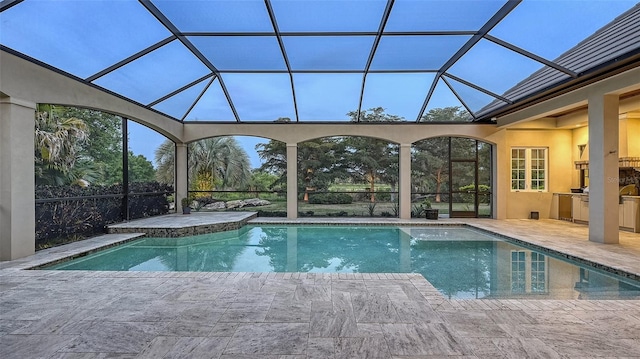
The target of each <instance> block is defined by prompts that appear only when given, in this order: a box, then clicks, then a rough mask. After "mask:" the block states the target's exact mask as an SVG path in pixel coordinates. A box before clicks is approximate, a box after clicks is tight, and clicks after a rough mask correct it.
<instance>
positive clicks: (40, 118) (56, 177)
mask: <svg viewBox="0 0 640 359" xmlns="http://www.w3.org/2000/svg"><path fill="white" fill-rule="evenodd" d="M88 136H89V129H88V128H87V125H86V123H84V122H83V121H82V120H81V119H78V118H75V117H71V118H62V117H61V116H60V111H59V110H58V108H57V107H55V106H51V105H39V106H38V111H37V113H36V124H35V142H34V146H35V148H34V149H35V156H34V158H35V175H36V183H38V184H50V185H63V184H70V183H74V182H78V181H79V180H82V179H84V178H83V177H87V176H90V175H91V168H90V167H89V166H86V164H87V163H86V161H82V158H81V157H80V153H79V149H80V147H81V145H82V144H83V143H84V142H85V141H86V140H87V138H88ZM78 163H82V164H83V165H85V166H76V164H78Z"/></svg>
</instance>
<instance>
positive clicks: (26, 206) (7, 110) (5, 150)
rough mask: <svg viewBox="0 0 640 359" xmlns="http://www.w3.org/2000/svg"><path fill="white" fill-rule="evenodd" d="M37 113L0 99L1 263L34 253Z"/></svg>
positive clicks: (27, 105)
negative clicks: (34, 144)
mask: <svg viewBox="0 0 640 359" xmlns="http://www.w3.org/2000/svg"><path fill="white" fill-rule="evenodd" d="M0 96H1V95H0ZM35 110H36V104H35V103H33V102H28V101H22V100H18V99H15V98H11V97H0V260H13V259H17V258H22V257H26V256H29V255H32V254H34V253H35V248H36V214H35V200H36V195H35V171H34V162H33V143H34V138H35Z"/></svg>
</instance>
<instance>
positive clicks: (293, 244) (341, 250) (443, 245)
mask: <svg viewBox="0 0 640 359" xmlns="http://www.w3.org/2000/svg"><path fill="white" fill-rule="evenodd" d="M53 268H54V269H66V270H74V269H76V270H118V271H198V272H331V273H408V272H414V273H420V274H422V275H423V276H424V277H425V278H427V280H429V282H431V283H432V284H433V285H434V286H435V287H436V288H437V289H438V290H439V291H440V292H441V293H443V294H444V295H445V296H447V297H450V298H557V299H560V298H562V299H569V298H582V299H604V298H640V287H638V284H637V283H634V284H632V282H629V281H627V282H623V281H620V280H619V279H616V278H614V277H612V276H610V275H609V274H604V273H602V272H599V271H595V270H593V269H588V268H580V267H578V266H576V265H574V264H571V263H568V262H566V261H563V260H559V259H556V258H553V257H550V256H548V255H545V254H543V253H538V252H536V251H532V250H530V249H527V248H524V247H520V246H516V245H514V244H511V243H508V242H505V241H502V240H500V239H496V238H493V237H490V236H488V235H486V234H483V233H479V232H476V231H474V230H472V229H468V228H456V227H442V228H411V227H407V228H398V227H330V226H322V227H312V226H300V227H286V226H275V225H274V226H261V227H258V226H247V227H244V228H242V229H240V230H236V231H229V232H223V233H213V234H208V235H200V236H193V237H184V238H145V239H142V240H139V241H135V242H132V243H129V244H127V245H123V246H119V247H115V248H113V249H109V250H106V251H102V252H99V253H95V254H92V255H89V256H87V257H83V258H79V259H76V260H74V261H71V262H66V263H62V264H59V265H57V266H54V267H53Z"/></svg>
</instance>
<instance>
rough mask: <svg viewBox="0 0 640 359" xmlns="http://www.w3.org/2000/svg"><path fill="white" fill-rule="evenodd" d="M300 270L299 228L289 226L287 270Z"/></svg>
mask: <svg viewBox="0 0 640 359" xmlns="http://www.w3.org/2000/svg"><path fill="white" fill-rule="evenodd" d="M297 271H298V228H295V227H292V228H287V272H297Z"/></svg>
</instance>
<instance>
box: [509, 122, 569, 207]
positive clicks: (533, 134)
mask: <svg viewBox="0 0 640 359" xmlns="http://www.w3.org/2000/svg"><path fill="white" fill-rule="evenodd" d="M571 144H572V134H571V131H570V130H508V131H506V141H505V145H506V148H505V150H506V151H509V152H508V154H507V155H506V156H503V159H502V160H501V161H500V162H499V163H498V164H497V165H498V167H499V168H502V169H507V171H502V173H501V174H500V175H501V176H506V178H502V180H503V181H509V182H507V184H505V185H503V186H501V187H500V188H499V190H500V191H504V194H505V196H504V197H505V198H506V204H507V208H506V218H529V216H530V213H531V212H532V211H535V212H539V215H540V218H549V213H550V211H551V199H552V196H553V193H554V192H569V191H570V189H571V176H572V172H573V171H574V170H573V160H572V157H571ZM512 147H547V148H548V149H549V152H548V156H549V163H548V173H547V176H548V177H547V179H548V187H549V188H548V191H546V192H512V191H511V185H510V178H511V172H510V168H511V155H510V149H511V148H512ZM503 183H504V182H503Z"/></svg>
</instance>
